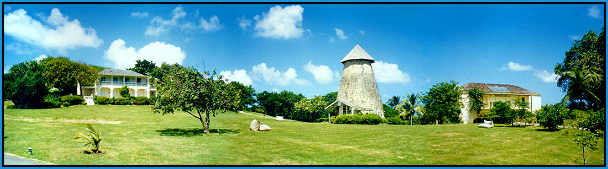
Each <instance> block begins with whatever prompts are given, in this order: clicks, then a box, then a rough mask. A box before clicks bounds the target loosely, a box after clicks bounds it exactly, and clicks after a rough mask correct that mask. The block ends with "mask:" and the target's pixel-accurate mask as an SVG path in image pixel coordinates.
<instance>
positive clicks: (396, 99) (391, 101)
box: [386, 96, 399, 108]
mask: <svg viewBox="0 0 608 169" xmlns="http://www.w3.org/2000/svg"><path fill="white" fill-rule="evenodd" d="M386 104H388V105H389V106H391V108H395V106H396V105H398V104H399V96H393V97H391V98H390V99H388V101H386Z"/></svg>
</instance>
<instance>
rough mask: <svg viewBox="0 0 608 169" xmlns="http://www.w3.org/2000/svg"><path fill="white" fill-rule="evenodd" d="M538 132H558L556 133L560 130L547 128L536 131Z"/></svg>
mask: <svg viewBox="0 0 608 169" xmlns="http://www.w3.org/2000/svg"><path fill="white" fill-rule="evenodd" d="M536 131H548V132H556V131H559V129H547V128H542V129H536Z"/></svg>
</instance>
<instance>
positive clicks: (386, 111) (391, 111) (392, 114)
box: [382, 104, 399, 118]
mask: <svg viewBox="0 0 608 169" xmlns="http://www.w3.org/2000/svg"><path fill="white" fill-rule="evenodd" d="M382 106H383V110H384V117H385V118H391V117H395V116H398V115H399V111H397V110H395V109H393V108H391V106H388V105H386V104H382Z"/></svg>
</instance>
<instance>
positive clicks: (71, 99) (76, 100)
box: [61, 95, 84, 106]
mask: <svg viewBox="0 0 608 169" xmlns="http://www.w3.org/2000/svg"><path fill="white" fill-rule="evenodd" d="M61 102H63V105H64V106H71V105H78V104H82V103H83V102H84V99H83V98H82V96H76V95H65V96H61Z"/></svg>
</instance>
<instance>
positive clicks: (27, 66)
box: [2, 61, 49, 108]
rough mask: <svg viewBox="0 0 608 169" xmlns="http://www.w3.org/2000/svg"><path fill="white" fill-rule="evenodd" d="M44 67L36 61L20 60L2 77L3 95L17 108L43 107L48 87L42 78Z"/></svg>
mask: <svg viewBox="0 0 608 169" xmlns="http://www.w3.org/2000/svg"><path fill="white" fill-rule="evenodd" d="M43 70H44V67H43V65H42V64H40V63H39V62H37V61H29V62H22V63H19V64H17V65H14V66H13V67H11V68H10V70H9V72H8V73H7V74H4V76H3V77H2V78H3V80H2V81H3V82H2V83H3V88H2V94H3V97H4V98H6V99H8V100H11V101H13V103H14V104H15V106H16V107H18V108H29V107H45V103H44V97H46V96H47V94H48V93H49V88H48V87H47V85H46V81H45V80H44V78H43V75H42V72H43Z"/></svg>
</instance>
